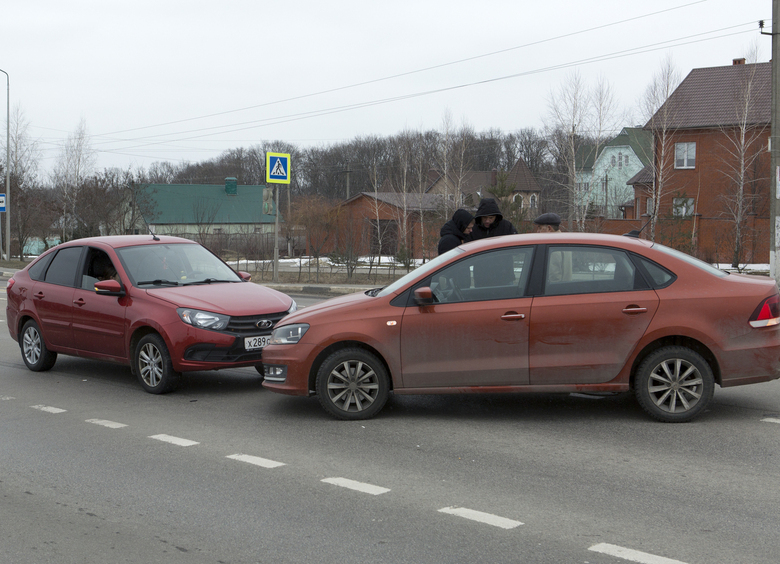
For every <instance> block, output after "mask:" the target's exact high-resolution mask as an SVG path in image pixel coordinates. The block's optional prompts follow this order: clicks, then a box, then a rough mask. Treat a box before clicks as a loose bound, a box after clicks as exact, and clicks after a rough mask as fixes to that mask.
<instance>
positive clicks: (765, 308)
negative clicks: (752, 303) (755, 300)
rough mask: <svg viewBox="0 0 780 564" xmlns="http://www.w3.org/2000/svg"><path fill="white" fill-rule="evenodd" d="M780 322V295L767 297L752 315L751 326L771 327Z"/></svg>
mask: <svg viewBox="0 0 780 564" xmlns="http://www.w3.org/2000/svg"><path fill="white" fill-rule="evenodd" d="M778 323H780V295H778V294H775V295H774V296H772V297H771V298H767V299H765V300H764V301H763V302H761V305H759V306H758V307H757V308H756V311H754V312H753V315H751V316H750V325H751V327H770V326H772V325H777V324H778Z"/></svg>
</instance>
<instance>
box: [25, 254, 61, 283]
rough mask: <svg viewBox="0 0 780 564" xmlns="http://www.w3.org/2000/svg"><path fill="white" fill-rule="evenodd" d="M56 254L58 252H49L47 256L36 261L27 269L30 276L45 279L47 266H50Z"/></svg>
mask: <svg viewBox="0 0 780 564" xmlns="http://www.w3.org/2000/svg"><path fill="white" fill-rule="evenodd" d="M55 254H56V252H54V253H49V254H48V255H46V256H45V257H43V258H41V259H38V260H37V261H35V262H34V263H33V264H32V266H30V269H29V270H28V271H27V274H29V275H30V278H32V279H33V280H43V275H44V274H45V273H46V267H47V266H49V263H50V262H51V259H52V258H53V257H54V255H55Z"/></svg>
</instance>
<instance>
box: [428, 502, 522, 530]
mask: <svg viewBox="0 0 780 564" xmlns="http://www.w3.org/2000/svg"><path fill="white" fill-rule="evenodd" d="M439 512H440V513H448V514H450V515H457V516H458V517H463V518H464V519H471V520H472V521H478V522H480V523H485V524H486V525H493V526H494V527H501V528H502V529H514V528H515V527H519V526H520V525H522V523H521V522H520V521H515V520H514V519H507V518H506V517H499V516H498V515H491V514H490V513H483V512H482V511H474V510H473V509H466V508H465V507H445V508H443V509H439Z"/></svg>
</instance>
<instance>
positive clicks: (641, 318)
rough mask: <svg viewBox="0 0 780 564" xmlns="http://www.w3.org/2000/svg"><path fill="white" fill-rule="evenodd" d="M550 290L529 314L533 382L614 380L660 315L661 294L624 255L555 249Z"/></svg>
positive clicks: (549, 252) (550, 254) (548, 271)
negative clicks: (658, 294) (657, 292)
mask: <svg viewBox="0 0 780 564" xmlns="http://www.w3.org/2000/svg"><path fill="white" fill-rule="evenodd" d="M544 264H545V271H544V292H543V295H540V296H537V297H536V298H534V302H533V306H532V308H531V313H530V336H529V370H530V382H531V384H535V385H544V384H596V383H604V382H609V381H611V380H613V379H614V378H615V377H616V376H617V375H618V373H619V372H620V370H621V369H622V368H623V366H624V365H625V363H626V361H627V359H628V357H629V356H630V354H631V352H632V351H633V350H634V348H635V346H636V343H637V342H638V341H639V340H640V339H641V338H642V336H643V335H644V333H645V331H646V330H647V327H648V325H649V324H650V321H651V320H652V318H653V315H654V314H655V312H656V310H657V309H658V296H657V294H656V293H655V291H654V290H652V289H650V288H649V286H648V285H647V284H646V282H645V281H644V279H643V278H642V275H641V274H640V273H639V272H638V271H637V269H636V268H635V266H634V264H633V263H632V261H631V260H630V258H629V256H628V253H626V252H625V251H623V250H621V249H615V248H610V247H597V246H549V247H548V248H547V249H546V256H545V260H544Z"/></svg>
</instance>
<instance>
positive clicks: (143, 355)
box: [6, 235, 296, 394]
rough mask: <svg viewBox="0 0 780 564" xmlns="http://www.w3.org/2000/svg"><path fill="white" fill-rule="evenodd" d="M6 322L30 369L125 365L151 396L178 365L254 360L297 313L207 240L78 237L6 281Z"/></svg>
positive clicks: (170, 384) (170, 382)
mask: <svg viewBox="0 0 780 564" xmlns="http://www.w3.org/2000/svg"><path fill="white" fill-rule="evenodd" d="M7 292H8V305H7V307H6V319H7V320H8V330H9V331H10V333H11V337H13V339H14V340H16V341H18V342H19V346H20V348H21V352H22V358H23V359H24V362H25V364H26V365H27V367H28V368H30V370H34V371H43V370H49V369H50V368H52V366H54V362H55V361H56V360H57V355H58V354H66V355H75V356H82V357H88V358H96V359H100V360H108V361H115V362H120V363H123V364H129V365H130V368H131V370H132V372H133V373H134V374H135V375H136V376H137V377H138V380H139V382H140V383H141V386H143V388H144V389H145V390H146V391H147V392H150V393H153V394H160V393H165V392H169V391H171V390H173V389H174V388H175V387H176V386H177V385H178V383H179V380H180V376H181V373H182V372H188V371H193V370H217V369H220V368H234V367H240V366H254V367H256V368H257V369H258V371H259V372H262V361H261V355H262V349H263V347H264V346H265V345H266V344H267V342H268V340H269V336H270V334H271V330H272V328H273V327H274V325H276V323H277V322H279V320H280V319H282V318H283V317H284V316H285V315H287V314H288V313H290V312H293V311H295V309H296V304H295V302H294V301H293V300H292V299H291V298H290V297H289V296H287V295H285V294H282V293H280V292H277V291H275V290H271V289H270V288H265V287H263V286H258V285H257V284H252V283H250V282H249V274H247V273H245V272H242V273H236V272H235V271H234V270H233V269H231V268H230V267H229V266H228V265H227V264H225V263H224V262H222V261H221V260H220V259H219V258H218V257H216V256H215V255H214V254H212V253H211V252H210V251H209V250H207V249H206V248H205V247H203V246H201V245H199V244H197V243H194V242H193V241H189V240H187V239H181V238H178V237H166V236H160V237H157V236H154V235H127V236H115V237H93V238H88V239H79V240H76V241H70V242H68V243H65V244H62V245H59V246H57V247H54V248H53V249H51V250H49V251H48V252H46V253H44V254H43V255H41V256H40V257H39V258H37V259H36V260H35V261H34V262H32V263H31V264H30V265H29V266H27V267H26V268H25V269H24V270H21V271H19V272H17V273H16V274H14V276H13V277H12V278H11V279H10V280H9V281H8V286H7Z"/></svg>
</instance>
